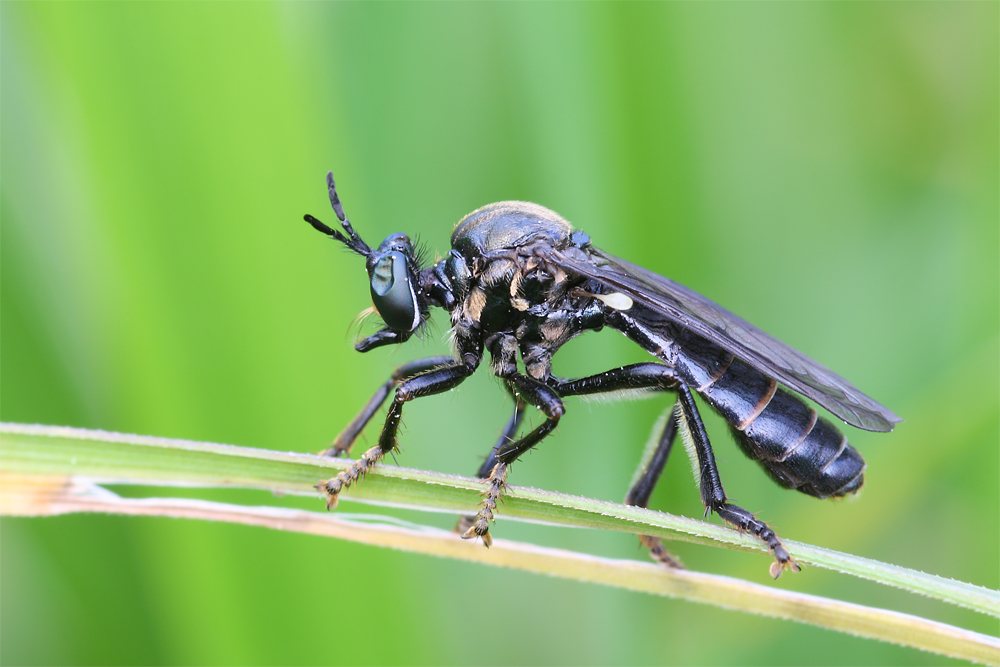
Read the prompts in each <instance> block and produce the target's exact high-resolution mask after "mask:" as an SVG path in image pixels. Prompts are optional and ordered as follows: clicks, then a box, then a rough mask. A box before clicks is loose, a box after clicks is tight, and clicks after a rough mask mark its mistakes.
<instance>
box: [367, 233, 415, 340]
mask: <svg viewBox="0 0 1000 667" xmlns="http://www.w3.org/2000/svg"><path fill="white" fill-rule="evenodd" d="M371 288H372V303H373V304H375V310H377V311H378V314H379V316H380V317H381V318H382V319H383V320H384V321H385V323H386V325H387V326H388V327H389V328H390V329H395V330H396V331H413V330H414V329H416V328H417V325H418V324H420V311H419V310H418V308H417V295H416V292H415V291H414V289H413V280H412V278H411V276H410V270H409V268H407V265H406V257H405V256H404V255H403V253H401V252H390V253H387V254H386V255H385V256H384V257H383V258H382V259H380V260H379V261H378V262H377V263H376V264H375V266H374V267H373V268H372V272H371Z"/></svg>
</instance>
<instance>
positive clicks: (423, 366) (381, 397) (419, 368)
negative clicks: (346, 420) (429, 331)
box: [320, 357, 455, 456]
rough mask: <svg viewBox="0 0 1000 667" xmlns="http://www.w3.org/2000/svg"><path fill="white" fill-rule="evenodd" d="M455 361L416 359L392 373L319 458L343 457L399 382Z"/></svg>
mask: <svg viewBox="0 0 1000 667" xmlns="http://www.w3.org/2000/svg"><path fill="white" fill-rule="evenodd" d="M454 363H455V359H454V358H452V357H427V358H425V359H416V360H414V361H411V362H410V363H408V364H403V365H402V366H400V367H399V368H397V369H396V370H394V371H393V372H392V375H390V376H389V379H388V380H386V381H385V383H383V384H382V386H381V387H379V388H378V390H377V391H376V392H375V395H374V396H372V398H371V400H370V401H368V403H367V404H365V407H363V408H362V409H361V412H360V413H359V414H358V416H357V417H355V418H354V419H353V420H351V423H350V424H348V425H347V426H345V427H344V430H343V431H341V432H340V435H338V436H337V437H336V438H334V439H333V442H332V443H330V444H331V445H332V446H331V447H330V448H329V449H325V450H323V451H322V452H320V455H321V456H343V455H344V454H347V453H348V452H350V451H351V446H353V445H354V441H355V440H356V439H357V437H358V436H359V435H360V434H361V431H362V430H364V428H365V426H366V425H367V424H368V422H369V421H371V418H372V417H373V416H374V415H375V413H376V412H378V409H379V408H380V407H381V406H382V403H384V402H385V399H386V398H387V397H388V396H389V392H390V391H392V388H393V387H395V386H396V385H397V384H398V383H399V382H400V381H402V380H405V379H406V378H409V377H412V376H414V375H417V374H419V373H423V372H425V371H429V370H431V369H433V368H437V367H439V366H447V365H450V364H454Z"/></svg>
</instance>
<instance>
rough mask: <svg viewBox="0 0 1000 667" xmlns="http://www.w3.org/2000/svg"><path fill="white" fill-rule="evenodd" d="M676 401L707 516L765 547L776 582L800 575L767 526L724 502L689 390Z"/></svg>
mask: <svg viewBox="0 0 1000 667" xmlns="http://www.w3.org/2000/svg"><path fill="white" fill-rule="evenodd" d="M677 399H678V401H677V402H678V404H679V405H680V408H681V410H680V416H681V420H682V423H681V428H684V429H685V430H687V432H688V434H689V435H690V436H691V442H692V444H693V445H694V450H695V453H696V454H697V456H698V466H699V469H700V473H701V501H702V502H703V503H704V504H705V510H706V511H707V512H715V513H716V514H718V515H719V518H721V519H722V520H723V521H725V522H726V523H728V524H730V525H732V526H734V527H736V528H737V529H738V530H740V531H741V532H742V531H744V530H746V531H749V532H750V533H752V534H753V535H756V536H757V537H759V538H760V540H761V541H762V542H763V543H764V544H766V545H767V547H768V549H770V550H771V553H772V554H774V561H775V562H774V563H771V576H772V577H774V578H775V579H777V578H778V577H779V576H781V573H782V572H783V571H784V570H785V569H786V568H787V569H790V570H792V571H793V572H798V571H799V569H800V568H799V564H798V563H796V562H795V561H794V560H792V557H791V556H790V555H789V554H788V551H787V550H786V549H785V547H784V545H783V544H782V543H781V540H779V539H778V536H777V535H775V534H774V531H773V530H771V529H770V528H768V526H767V524H766V523H764V522H763V521H760V520H758V519H757V518H756V517H755V516H754V515H753V514H751V513H750V512H748V511H747V510H745V509H743V508H742V507H739V506H738V505H733V504H732V503H729V502H726V492H725V490H724V489H723V488H722V480H720V479H719V469H718V467H717V466H716V464H715V455H714V454H713V453H712V445H711V444H710V443H709V441H708V434H707V433H706V432H705V423H704V422H703V421H702V420H701V415H700V414H699V413H698V407H697V406H696V405H695V403H694V397H692V396H691V390H690V389H688V387H687V385H685V384H681V385H680V386H679V387H678V389H677Z"/></svg>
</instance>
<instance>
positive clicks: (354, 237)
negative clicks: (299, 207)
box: [304, 171, 372, 257]
mask: <svg viewBox="0 0 1000 667" xmlns="http://www.w3.org/2000/svg"><path fill="white" fill-rule="evenodd" d="M326 186H327V189H328V190H329V192H330V205H331V206H333V212H334V213H336V214H337V219H338V220H340V226H341V227H343V228H344V231H345V232H347V236H344V235H343V234H341V233H340V232H338V231H337V230H336V229H331V228H330V227H327V226H326V225H325V224H324V223H322V222H320V221H319V220H318V219H316V218H314V217H313V216H311V215H309V214H308V213H307V214H306V215H305V218H304V219H305V221H306V222H308V223H309V224H310V225H312V226H313V228H314V229H316V231H319V232H322V233H324V234H326V235H327V236H332V237H333V238H335V239H337V240H338V241H340V242H341V243H343V244H344V245H346V246H347V247H348V248H350V249H351V250H353V251H354V252H356V253H358V254H359V255H363V256H365V257H368V256H369V255H371V254H372V249H371V248H369V247H368V244H367V243H365V242H364V241H362V240H361V237H360V236H358V233H357V232H356V231H354V227H352V226H351V221H350V220H348V219H347V214H345V213H344V206H343V204H341V203H340V197H339V196H337V185H336V183H334V181H333V172H332V171H329V172H327V174H326Z"/></svg>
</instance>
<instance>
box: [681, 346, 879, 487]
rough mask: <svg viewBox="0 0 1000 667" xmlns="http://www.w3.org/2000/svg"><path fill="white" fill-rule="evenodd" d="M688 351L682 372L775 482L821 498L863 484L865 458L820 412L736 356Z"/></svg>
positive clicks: (743, 447) (701, 350)
mask: <svg viewBox="0 0 1000 667" xmlns="http://www.w3.org/2000/svg"><path fill="white" fill-rule="evenodd" d="M711 347H714V346H711ZM683 349H684V351H683V353H682V355H681V359H679V360H678V363H677V370H678V372H679V373H680V374H681V376H682V377H684V378H685V380H686V381H688V382H689V383H690V384H692V385H693V386H694V388H695V389H696V390H697V391H698V393H700V394H701V395H702V396H703V397H704V398H705V400H707V401H708V403H709V404H710V405H711V406H712V407H713V408H715V409H716V410H717V411H718V412H719V414H721V415H722V416H723V417H724V418H725V420H726V421H727V422H729V425H730V427H731V429H732V431H733V434H734V435H735V437H736V441H737V443H738V444H739V445H740V447H741V449H743V452H744V453H745V454H746V455H747V456H749V457H750V458H751V459H754V460H756V461H758V462H760V464H761V466H763V467H764V469H765V470H766V471H767V472H768V474H769V475H770V476H771V477H772V478H773V479H774V480H775V481H777V482H778V483H779V484H781V485H782V486H784V487H785V488H790V489H798V490H799V491H801V492H803V493H807V494H809V495H811V496H816V497H817V498H827V497H829V496H843V495H847V494H849V493H853V492H855V491H857V490H858V489H860V488H861V485H862V484H863V483H864V475H863V472H864V469H865V462H864V459H862V458H861V455H860V454H859V453H858V452H857V450H855V449H854V448H853V447H851V446H850V445H849V444H848V443H847V438H846V436H844V435H843V434H841V433H840V431H838V430H837V429H836V427H834V426H833V425H832V424H831V423H830V422H828V421H827V420H825V419H823V418H822V417H819V416H818V414H817V413H816V410H814V409H812V408H810V407H809V406H808V405H806V403H805V402H803V401H802V400H801V399H800V398H798V397H797V396H796V395H794V394H792V393H790V392H787V391H785V390H784V389H781V388H779V387H778V383H777V382H776V381H775V380H774V379H772V378H769V377H767V376H766V375H764V374H763V373H761V372H760V371H758V370H756V369H754V368H752V367H751V366H750V365H748V364H746V363H744V362H743V361H741V360H740V359H737V358H735V357H733V356H732V355H729V354H725V353H724V355H723V356H722V357H721V358H720V357H719V356H717V355H715V354H711V353H709V350H708V349H697V348H695V349H691V348H689V347H688V346H685V347H684V348H683ZM685 376H686V377H685ZM695 382H697V383H698V384H695Z"/></svg>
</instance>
